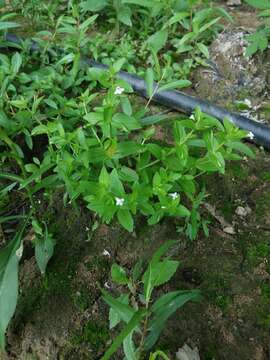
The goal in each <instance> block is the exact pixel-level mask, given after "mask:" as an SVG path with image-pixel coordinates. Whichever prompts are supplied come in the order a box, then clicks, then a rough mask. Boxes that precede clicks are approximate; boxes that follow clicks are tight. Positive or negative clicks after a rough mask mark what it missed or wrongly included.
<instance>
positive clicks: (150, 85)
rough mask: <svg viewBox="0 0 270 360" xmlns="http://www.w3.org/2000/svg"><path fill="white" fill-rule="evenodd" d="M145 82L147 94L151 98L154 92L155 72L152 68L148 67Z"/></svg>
mask: <svg viewBox="0 0 270 360" xmlns="http://www.w3.org/2000/svg"><path fill="white" fill-rule="evenodd" d="M145 83H146V92H147V96H148V97H149V98H150V97H151V96H152V95H153V92H154V72H153V70H152V69H151V68H148V69H147V70H146V73H145Z"/></svg>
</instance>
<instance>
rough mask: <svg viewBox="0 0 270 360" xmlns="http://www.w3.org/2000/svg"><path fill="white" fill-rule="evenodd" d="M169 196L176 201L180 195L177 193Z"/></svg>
mask: <svg viewBox="0 0 270 360" xmlns="http://www.w3.org/2000/svg"><path fill="white" fill-rule="evenodd" d="M169 196H170V197H171V198H172V199H173V200H176V199H177V198H178V196H179V195H178V193H177V192H174V193H171V194H169Z"/></svg>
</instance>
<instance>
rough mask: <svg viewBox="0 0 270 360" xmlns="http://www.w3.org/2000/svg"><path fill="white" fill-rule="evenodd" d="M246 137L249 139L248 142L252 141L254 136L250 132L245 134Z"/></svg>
mask: <svg viewBox="0 0 270 360" xmlns="http://www.w3.org/2000/svg"><path fill="white" fill-rule="evenodd" d="M247 137H248V138H249V139H250V140H253V139H254V137H255V136H254V134H253V132H252V131H250V132H249V133H248V134H247Z"/></svg>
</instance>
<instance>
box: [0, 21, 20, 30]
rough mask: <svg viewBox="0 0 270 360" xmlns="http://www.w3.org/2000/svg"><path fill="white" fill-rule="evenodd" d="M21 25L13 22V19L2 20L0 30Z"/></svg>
mask: <svg viewBox="0 0 270 360" xmlns="http://www.w3.org/2000/svg"><path fill="white" fill-rule="evenodd" d="M19 26H21V25H19V24H17V23H15V22H12V21H0V30H7V29H12V28H16V27H19Z"/></svg>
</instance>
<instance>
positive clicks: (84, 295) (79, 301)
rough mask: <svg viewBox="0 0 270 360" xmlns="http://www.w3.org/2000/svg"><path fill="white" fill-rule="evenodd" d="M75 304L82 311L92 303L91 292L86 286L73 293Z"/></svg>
mask: <svg viewBox="0 0 270 360" xmlns="http://www.w3.org/2000/svg"><path fill="white" fill-rule="evenodd" d="M72 299H73V304H74V306H75V307H76V308H77V309H78V310H81V311H85V310H86V309H87V308H88V307H89V306H90V303H91V294H89V291H88V290H87V289H85V288H83V287H82V288H81V289H80V290H79V291H76V292H75V293H73V294H72Z"/></svg>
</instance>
